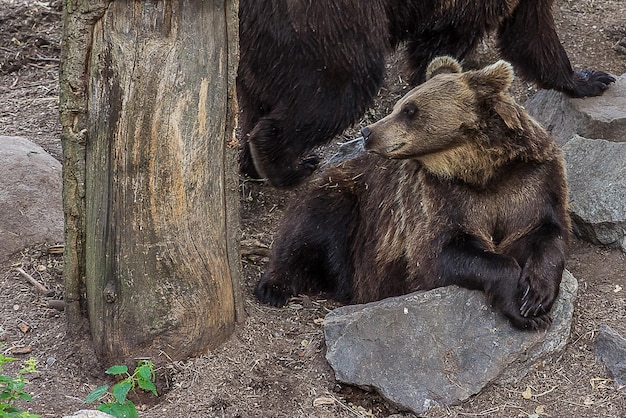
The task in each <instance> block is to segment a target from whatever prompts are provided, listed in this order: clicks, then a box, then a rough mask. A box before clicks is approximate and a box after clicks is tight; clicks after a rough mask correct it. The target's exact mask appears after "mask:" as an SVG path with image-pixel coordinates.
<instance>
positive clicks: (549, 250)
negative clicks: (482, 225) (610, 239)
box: [507, 223, 567, 317]
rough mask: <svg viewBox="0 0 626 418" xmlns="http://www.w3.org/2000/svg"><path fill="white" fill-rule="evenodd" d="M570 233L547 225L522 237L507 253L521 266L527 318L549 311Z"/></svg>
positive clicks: (523, 307) (522, 309) (522, 307)
mask: <svg viewBox="0 0 626 418" xmlns="http://www.w3.org/2000/svg"><path fill="white" fill-rule="evenodd" d="M566 241H567V231H564V230H563V229H562V228H560V227H559V226H557V225H555V224H551V223H550V224H545V225H543V226H541V227H540V228H537V229H536V230H535V231H534V232H533V233H531V234H528V235H526V236H524V237H522V238H520V239H519V240H518V241H517V242H516V243H515V244H514V246H513V247H512V248H511V249H509V250H508V251H507V253H508V254H510V255H512V256H513V257H515V258H516V259H517V260H518V262H519V264H520V265H521V266H522V272H521V274H520V278H519V283H518V288H519V293H520V296H521V297H520V313H521V314H522V316H524V317H529V316H536V315H540V314H542V313H547V312H550V310H551V309H552V305H553V303H554V301H555V300H556V298H557V296H558V294H559V286H560V284H561V278H562V276H563V270H564V268H565V248H566V244H567V243H566Z"/></svg>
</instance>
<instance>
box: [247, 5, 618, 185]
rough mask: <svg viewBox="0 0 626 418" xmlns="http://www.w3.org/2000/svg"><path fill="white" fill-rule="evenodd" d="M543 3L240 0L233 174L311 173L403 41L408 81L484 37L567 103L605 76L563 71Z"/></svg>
mask: <svg viewBox="0 0 626 418" xmlns="http://www.w3.org/2000/svg"><path fill="white" fill-rule="evenodd" d="M553 2H554V0H506V1H503V0H483V1H470V0H456V1H448V0H430V1H425V0H367V1H363V0H333V1H313V0H241V1H240V7H239V17H240V46H241V48H240V50H241V58H240V61H239V70H238V76H237V94H238V99H239V104H240V106H241V109H242V112H241V114H240V118H239V121H240V128H241V152H240V170H241V172H242V173H244V174H247V175H249V176H252V177H264V178H267V180H268V182H269V183H270V184H272V185H273V186H275V187H291V186H295V185H297V184H298V183H300V182H301V181H302V180H303V179H305V178H306V177H307V176H309V175H310V174H311V173H312V172H313V171H314V170H315V169H316V167H317V164H318V158H317V157H316V156H315V155H313V154H312V153H311V152H312V150H313V149H314V148H315V147H316V146H319V145H323V144H326V143H328V141H330V140H331V138H332V137H333V136H335V135H337V134H339V133H341V132H342V131H343V130H344V129H346V128H348V127H349V126H350V125H351V124H353V123H354V122H356V121H357V120H358V118H359V117H360V116H361V115H363V113H364V112H365V110H366V109H367V107H368V106H369V105H370V103H371V100H372V98H373V97H374V96H375V95H376V92H377V91H378V90H379V88H380V87H381V85H382V83H383V78H384V75H385V59H386V56H387V54H388V53H389V52H390V51H392V50H393V49H394V48H396V47H397V46H398V45H401V44H405V45H406V52H407V53H406V57H407V62H408V65H409V67H410V70H411V75H410V80H409V81H410V83H411V84H412V85H416V84H418V83H421V82H423V81H424V78H425V77H424V75H425V70H426V66H427V65H428V63H429V62H430V61H431V60H432V59H433V58H434V57H436V56H440V55H450V56H453V57H455V58H457V59H463V58H465V56H466V55H467V54H468V53H470V52H471V51H472V50H473V49H474V48H475V47H476V45H478V43H479V42H480V41H481V39H482V38H483V37H484V36H485V35H487V34H489V33H494V34H495V37H496V39H497V45H498V49H499V50H500V53H501V54H502V56H503V57H504V58H505V59H507V60H509V61H510V62H511V63H512V64H513V65H514V66H515V68H516V70H517V71H518V72H519V73H520V74H521V75H522V76H524V77H526V78H528V80H529V81H533V82H535V83H536V84H537V85H538V86H539V87H542V88H550V89H557V90H560V91H563V92H566V93H567V94H569V95H571V96H574V97H583V96H595V95H599V94H602V92H603V91H604V89H606V88H607V87H608V85H609V84H610V83H611V82H613V81H615V79H614V78H613V77H612V76H610V75H608V74H606V73H604V72H601V71H574V70H573V69H572V67H571V65H570V61H569V59H568V57H567V53H566V52H565V49H564V48H563V46H562V45H561V42H560V41H559V37H558V35H557V33H556V30H555V24H554V19H553V17H552V10H551V9H552V4H553Z"/></svg>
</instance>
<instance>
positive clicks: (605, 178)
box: [563, 136, 626, 251]
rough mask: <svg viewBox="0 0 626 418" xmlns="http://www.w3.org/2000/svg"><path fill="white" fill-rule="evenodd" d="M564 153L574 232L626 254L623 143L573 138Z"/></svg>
mask: <svg viewBox="0 0 626 418" xmlns="http://www.w3.org/2000/svg"><path fill="white" fill-rule="evenodd" d="M563 153H564V156H565V162H566V168H567V180H568V183H569V188H570V197H569V200H570V212H571V213H572V220H573V221H574V222H573V223H574V232H575V233H576V235H578V236H579V237H581V238H583V239H585V240H588V241H590V242H592V243H594V244H602V245H608V246H612V247H617V248H621V249H622V250H624V251H626V142H610V141H605V140H601V139H585V138H582V137H580V136H575V137H574V138H572V139H571V140H570V141H568V142H567V144H565V145H564V146H563Z"/></svg>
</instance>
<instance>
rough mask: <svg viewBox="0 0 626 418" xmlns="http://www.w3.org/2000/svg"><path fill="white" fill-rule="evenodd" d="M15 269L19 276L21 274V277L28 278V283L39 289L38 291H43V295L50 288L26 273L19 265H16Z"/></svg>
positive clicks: (48, 291)
mask: <svg viewBox="0 0 626 418" xmlns="http://www.w3.org/2000/svg"><path fill="white" fill-rule="evenodd" d="M15 271H17V272H18V273H19V274H20V276H22V277H23V278H25V279H26V280H28V281H29V282H30V284H32V285H33V286H35V288H37V290H39V292H41V293H43V294H44V295H47V294H48V293H50V289H48V288H47V287H46V286H44V285H42V284H41V283H39V282H38V281H37V280H35V278H34V277H33V276H31V275H30V274H28V273H26V272H25V271H24V270H22V269H21V268H20V267H16V268H15Z"/></svg>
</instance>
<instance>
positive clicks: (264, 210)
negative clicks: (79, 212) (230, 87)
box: [0, 0, 626, 418]
mask: <svg viewBox="0 0 626 418" xmlns="http://www.w3.org/2000/svg"><path fill="white" fill-rule="evenodd" d="M554 12H555V15H556V21H557V27H558V31H559V33H560V36H561V38H562V41H563V44H564V45H565V47H566V49H567V50H568V52H569V56H570V59H571V60H572V63H573V65H574V66H575V67H577V68H593V69H601V70H605V71H608V72H611V73H613V74H617V75H619V74H622V73H625V72H626V4H625V3H624V0H557V1H556V4H555V9H554ZM60 17H61V8H60V2H59V1H52V2H48V1H43V2H39V1H33V0H0V135H19V136H24V137H26V138H29V139H31V140H33V141H35V142H36V143H38V144H40V145H41V146H42V147H43V148H45V149H46V150H47V151H48V152H50V153H51V154H52V155H53V156H54V157H56V158H58V159H60V156H61V146H60V126H59V120H58V67H59V51H60V45H59V44H60V35H61V25H60ZM485 55H486V56H490V54H489V53H488V54H485ZM481 56H482V55H481ZM406 88H407V87H406V85H405V84H404V83H403V81H402V69H401V66H400V65H398V63H397V60H392V61H391V63H390V66H389V76H388V80H387V84H386V86H385V87H384V88H383V89H381V92H380V95H379V97H378V98H377V100H376V103H375V104H374V106H373V107H372V109H370V110H369V111H368V113H367V114H366V115H365V116H364V121H365V122H369V121H372V120H375V119H378V118H380V117H382V116H383V115H384V114H385V113H386V112H388V110H389V109H390V107H391V105H392V104H393V102H394V101H395V100H396V99H397V98H398V97H399V96H400V95H402V94H403V92H404V91H406ZM514 92H515V94H516V96H517V97H518V99H519V100H520V101H521V102H523V101H524V100H526V98H528V97H529V96H530V95H531V94H532V93H534V88H533V87H532V85H530V84H527V83H524V82H521V81H517V82H516V84H515V85H514ZM355 136H356V130H355V129H352V130H349V131H347V132H346V133H345V134H344V135H342V136H340V137H338V138H337V139H336V141H335V144H336V143H337V142H342V141H344V140H347V139H351V138H353V137H355ZM324 152H325V153H326V154H328V153H330V152H332V146H331V147H329V149H327V150H325V151H324ZM293 193H294V192H279V191H276V190H273V189H271V188H269V187H267V186H264V185H261V184H259V183H255V182H249V181H242V182H241V203H242V205H241V206H242V207H241V216H242V228H243V231H242V233H243V238H244V241H243V247H244V248H247V249H253V250H252V251H248V253H250V254H248V255H246V256H243V257H242V264H243V271H244V276H243V283H242V286H243V292H244V295H245V308H246V311H247V319H246V320H245V323H243V324H241V325H240V326H239V327H238V329H237V331H236V333H235V334H234V335H233V337H232V338H231V339H230V340H229V341H228V342H227V343H226V344H224V345H223V346H222V347H220V348H218V349H216V350H214V351H212V352H209V353H207V354H206V355H204V356H202V357H200V358H197V359H193V360H190V361H186V362H168V363H167V365H166V366H164V367H162V368H160V369H159V370H158V373H159V376H160V381H159V387H160V389H161V393H162V394H161V396H160V397H159V400H158V401H159V402H158V403H154V402H151V403H149V404H146V403H144V402H146V401H145V398H135V402H136V403H137V404H138V405H139V407H140V409H141V410H142V412H141V413H140V415H141V416H142V417H329V418H330V417H389V416H394V417H411V416H413V415H411V414H408V413H406V412H402V411H399V410H397V409H396V408H395V407H394V406H393V405H390V404H388V403H387V402H386V401H384V400H383V399H382V398H381V397H379V396H377V395H376V394H372V393H367V392H364V391H362V390H359V389H356V388H352V387H349V386H345V385H341V384H338V383H337V382H335V380H334V376H333V372H332V370H331V369H330V368H329V366H328V364H327V363H326V361H325V358H324V355H325V346H324V340H323V334H322V325H321V319H322V318H323V317H324V315H325V314H326V313H327V312H328V311H329V309H332V307H333V306H335V305H334V304H333V303H332V302H330V301H323V300H310V299H303V300H302V301H299V302H297V303H292V304H290V305H289V306H288V307H286V308H283V309H274V308H268V307H266V306H262V305H260V304H259V303H257V302H256V301H255V299H254V298H253V296H252V288H253V286H254V284H255V282H256V280H257V279H258V277H259V275H260V273H261V272H262V271H263V269H264V267H265V265H266V263H267V254H266V253H267V249H266V248H267V247H269V246H270V245H271V243H272V235H273V232H274V231H275V228H276V225H277V222H278V221H279V220H280V217H281V213H282V210H283V208H284V206H285V204H286V202H287V201H288V199H289V198H290V197H291V195H292V194H293ZM25 227H27V226H25ZM16 268H21V269H23V270H24V271H25V272H27V273H29V274H31V275H32V276H33V277H35V278H36V279H37V280H38V281H39V282H41V283H42V284H44V285H45V286H46V287H47V288H48V289H49V290H50V292H49V293H48V294H46V295H42V294H41V293H39V292H38V291H37V290H36V289H35V288H34V287H33V286H32V285H31V284H30V283H28V282H27V281H25V280H24V279H23V278H22V276H20V275H19V273H18V272H17V271H16ZM567 268H568V269H569V270H570V271H571V272H572V273H573V274H574V276H575V277H576V278H577V279H578V281H579V293H578V299H577V302H576V307H575V312H574V323H573V327H572V332H571V339H570V342H569V344H568V345H567V348H566V349H565V351H563V352H562V353H560V354H559V355H555V356H553V357H552V358H549V359H547V360H546V361H544V362H542V363H541V364H538V365H537V366H536V367H535V368H533V369H532V370H530V371H529V373H528V375H527V376H526V377H525V378H523V379H522V380H521V381H520V382H519V383H518V384H517V385H514V386H496V385H493V386H491V387H489V388H487V389H486V390H485V391H484V392H483V393H481V394H479V395H477V396H475V397H474V398H472V399H471V400H470V401H469V402H467V403H465V404H463V405H459V406H454V407H450V408H449V409H441V410H431V411H429V412H428V413H427V414H425V415H424V416H426V417H467V416H485V417H526V418H533V417H582V418H585V417H589V418H590V417H594V418H595V417H615V418H624V417H626V394H625V393H623V392H621V391H619V390H618V389H616V388H615V385H614V382H613V381H612V380H611V377H610V375H609V373H608V372H607V370H606V369H605V368H604V367H603V366H602V365H600V364H598V363H597V362H596V359H595V354H594V341H595V337H596V335H597V332H598V328H599V326H600V325H601V324H608V325H609V326H611V327H613V328H614V329H615V330H617V331H618V332H620V333H621V334H622V335H624V336H626V321H625V320H624V317H625V316H626V256H625V254H623V253H622V252H620V251H617V250H612V249H607V248H601V247H597V246H593V245H590V244H587V243H584V242H580V241H575V242H574V243H573V245H572V248H571V251H570V255H569V258H568V263H567ZM62 270H63V262H62V257H61V256H60V255H58V254H51V253H49V251H48V247H35V248H29V249H25V250H24V251H22V252H21V253H20V254H16V255H15V256H14V257H13V258H12V259H11V260H10V261H9V262H7V263H4V264H3V265H0V343H2V344H3V345H2V346H0V352H1V353H2V354H5V355H11V354H12V353H15V352H16V350H18V352H19V351H20V350H21V351H23V352H27V353H26V354H20V355H17V357H19V358H20V359H26V358H28V356H34V357H36V358H37V359H38V361H39V365H38V369H39V373H38V374H37V375H34V376H32V377H31V379H30V383H29V384H28V385H27V386H26V390H27V391H28V392H29V393H31V394H32V395H33V401H32V402H30V403H24V404H21V406H22V407H23V408H25V409H28V410H29V411H31V412H33V413H38V414H40V415H41V416H43V417H60V416H62V415H64V414H67V413H71V412H75V411H77V410H79V409H83V408H85V407H86V406H85V405H84V404H82V403H81V399H83V398H84V397H85V396H86V395H87V394H88V393H89V392H90V391H91V390H92V389H93V388H95V387H96V386H98V385H100V384H103V383H105V382H106V383H111V382H109V381H107V380H106V377H105V376H104V374H103V373H102V372H103V367H101V366H99V365H98V364H97V362H96V361H95V358H94V356H93V353H92V350H91V348H90V344H89V339H88V338H85V339H82V340H76V339H70V338H68V337H67V336H66V325H65V317H64V313H63V312H62V311H59V310H56V309H53V308H49V307H48V301H50V300H61V299H62V298H63V282H62V278H61V274H62ZM16 367H17V365H16V364H12V365H9V366H7V367H5V372H9V373H14V372H15V368H16Z"/></svg>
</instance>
